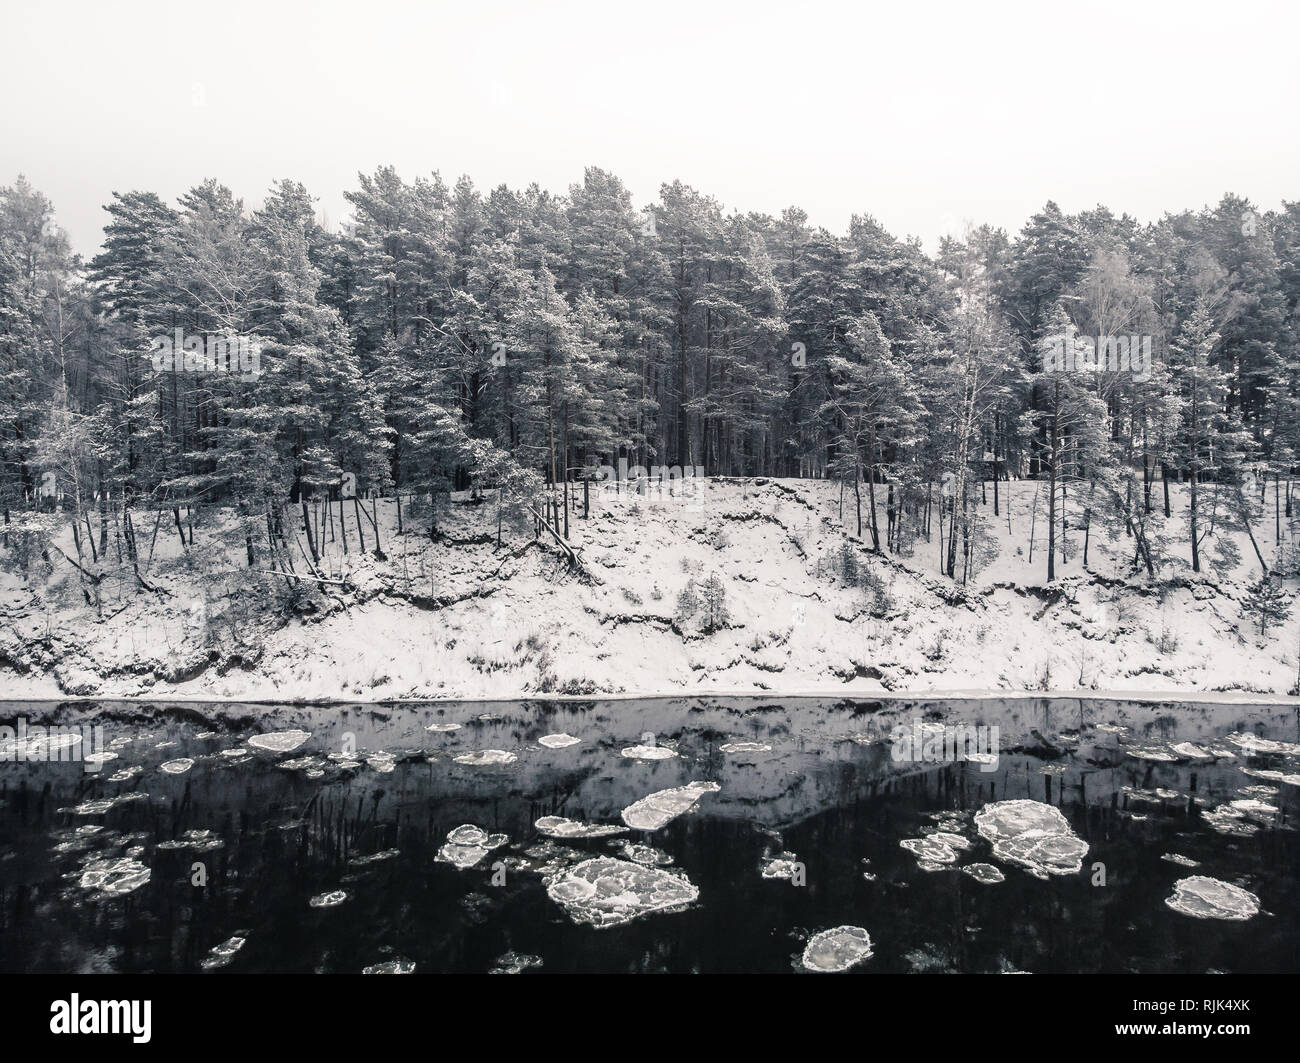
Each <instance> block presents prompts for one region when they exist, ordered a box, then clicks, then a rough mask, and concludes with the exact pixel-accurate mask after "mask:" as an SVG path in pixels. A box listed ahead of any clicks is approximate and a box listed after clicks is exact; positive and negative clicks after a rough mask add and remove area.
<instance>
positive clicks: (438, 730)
mask: <svg viewBox="0 0 1300 1063" xmlns="http://www.w3.org/2000/svg"><path fill="white" fill-rule="evenodd" d="M425 730H426V731H432V732H433V733H434V734H448V733H449V732H451V731H459V730H460V724H458V723H431V724H429V726H428V727H426V728H425Z"/></svg>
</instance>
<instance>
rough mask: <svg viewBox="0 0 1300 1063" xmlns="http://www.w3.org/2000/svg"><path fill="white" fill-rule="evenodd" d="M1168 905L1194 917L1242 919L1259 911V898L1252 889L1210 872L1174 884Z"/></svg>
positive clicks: (1181, 879) (1167, 898) (1166, 902)
mask: <svg viewBox="0 0 1300 1063" xmlns="http://www.w3.org/2000/svg"><path fill="white" fill-rule="evenodd" d="M1165 904H1167V905H1169V907H1170V908H1172V909H1173V910H1174V911H1175V912H1179V913H1180V914H1182V915H1190V916H1191V917H1192V918H1193V919H1231V920H1233V921H1238V922H1239V921H1242V920H1246V919H1249V918H1251V917H1252V916H1254V915H1258V914H1259V898H1258V897H1256V896H1255V895H1254V894H1253V893H1251V892H1250V891H1249V890H1244V889H1242V888H1241V887H1240V886H1234V885H1232V883H1230V882H1221V881H1220V880H1219V879H1217V878H1210V877H1209V876H1208V875H1192V876H1191V877H1190V878H1180V879H1179V880H1178V881H1177V882H1175V883H1174V892H1173V896H1171V897H1166V898H1165Z"/></svg>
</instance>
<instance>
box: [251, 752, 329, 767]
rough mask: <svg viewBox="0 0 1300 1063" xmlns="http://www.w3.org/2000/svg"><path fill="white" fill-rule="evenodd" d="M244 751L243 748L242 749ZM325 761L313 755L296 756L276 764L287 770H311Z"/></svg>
mask: <svg viewBox="0 0 1300 1063" xmlns="http://www.w3.org/2000/svg"><path fill="white" fill-rule="evenodd" d="M241 752H242V750H241ZM322 763H324V762H323V761H322V760H321V759H320V757H314V756H311V755H308V756H305V757H294V758H293V759H292V760H282V761H280V763H279V764H277V765H276V767H277V768H283V769H284V770H285V771H311V769H313V768H317V767H319V766H320V765H321V764H322Z"/></svg>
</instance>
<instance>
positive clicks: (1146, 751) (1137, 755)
mask: <svg viewBox="0 0 1300 1063" xmlns="http://www.w3.org/2000/svg"><path fill="white" fill-rule="evenodd" d="M1124 755H1125V756H1128V757H1132V758H1133V759H1134V760H1150V761H1155V762H1156V763H1159V764H1172V763H1174V762H1175V761H1176V760H1178V756H1177V755H1176V754H1174V753H1171V752H1169V751H1168V750H1167V749H1161V748H1159V747H1158V746H1134V747H1133V748H1132V749H1126V750H1125V751H1124Z"/></svg>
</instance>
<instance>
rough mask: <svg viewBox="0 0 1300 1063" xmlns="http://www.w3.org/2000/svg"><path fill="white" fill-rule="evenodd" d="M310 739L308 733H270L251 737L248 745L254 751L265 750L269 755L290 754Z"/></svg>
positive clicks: (295, 731)
mask: <svg viewBox="0 0 1300 1063" xmlns="http://www.w3.org/2000/svg"><path fill="white" fill-rule="evenodd" d="M310 737H311V732H310V731H297V730H294V731H271V732H270V733H269V734H261V735H253V737H252V738H250V739H249V740H248V744H249V745H250V746H252V747H253V748H254V749H265V750H267V751H268V752H270V753H292V752H293V751H294V750H295V749H297V748H298V747H299V746H300V745H302V744H303V743H304V742H306V741H307V739H309V738H310Z"/></svg>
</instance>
